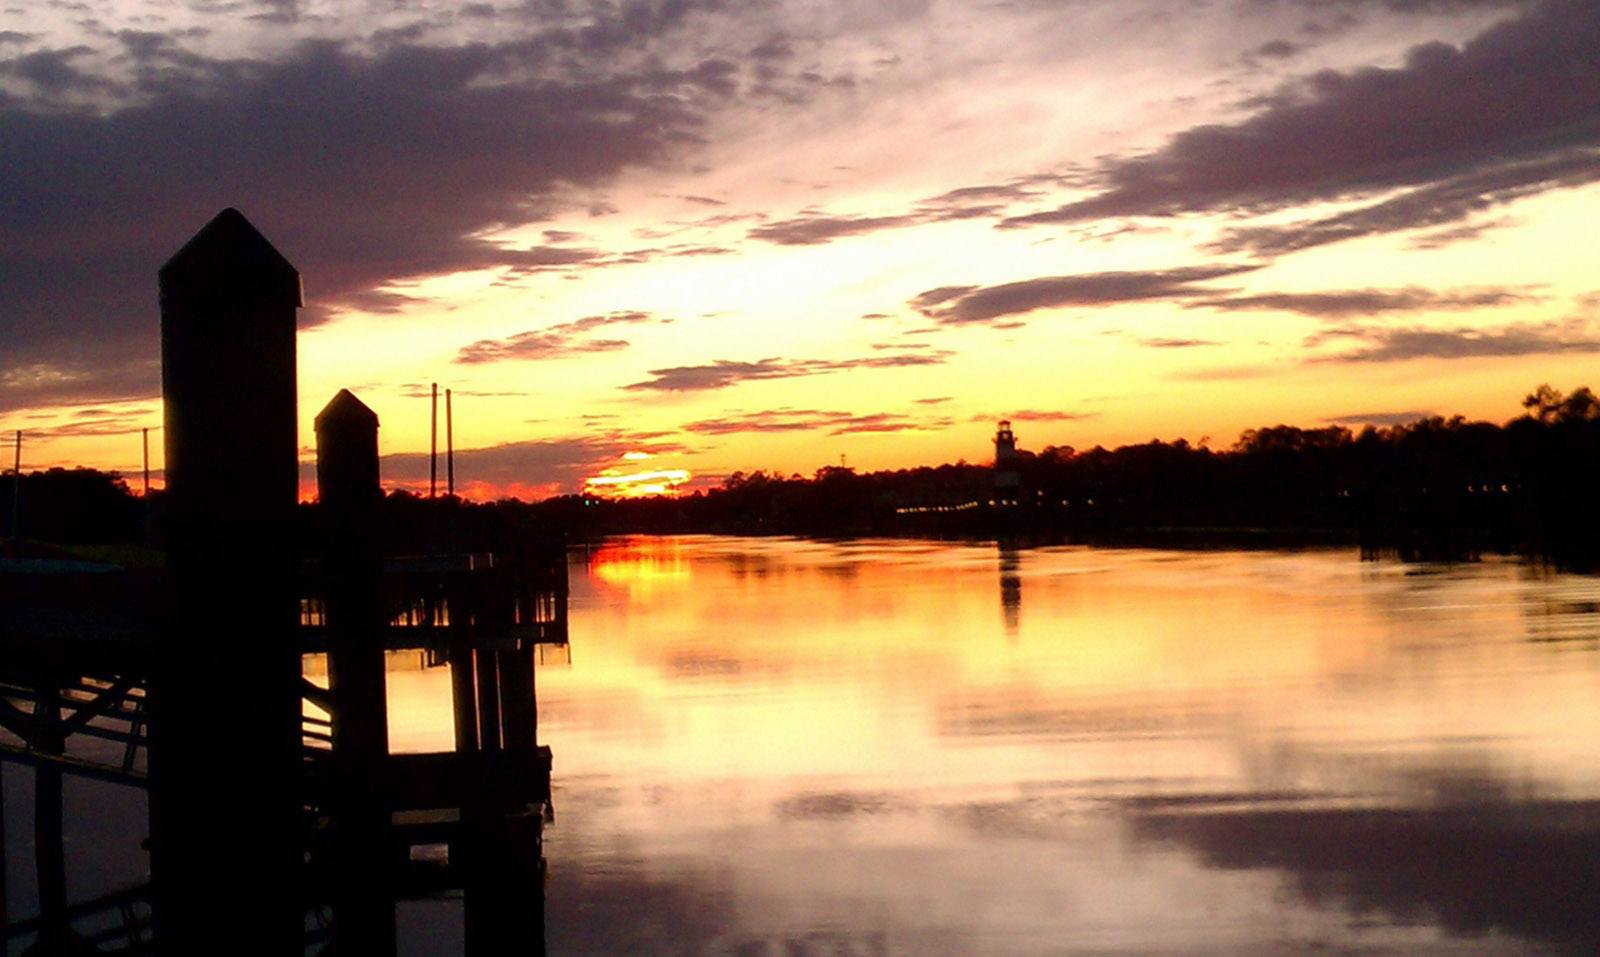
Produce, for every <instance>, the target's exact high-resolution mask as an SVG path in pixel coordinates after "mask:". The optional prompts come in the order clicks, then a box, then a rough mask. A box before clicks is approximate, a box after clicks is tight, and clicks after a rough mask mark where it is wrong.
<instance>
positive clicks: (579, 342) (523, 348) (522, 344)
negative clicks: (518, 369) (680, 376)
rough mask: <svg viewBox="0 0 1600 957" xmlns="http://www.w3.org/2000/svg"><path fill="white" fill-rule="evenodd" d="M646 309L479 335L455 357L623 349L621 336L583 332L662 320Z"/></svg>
mask: <svg viewBox="0 0 1600 957" xmlns="http://www.w3.org/2000/svg"><path fill="white" fill-rule="evenodd" d="M664 321H666V320H659V319H657V318H656V317H655V316H653V315H651V314H650V313H648V312H641V311H638V310H630V311H626V312H613V313H609V314H607V315H601V316H585V317H584V318H582V319H577V320H574V321H572V322H563V323H561V324H560V325H555V326H550V327H548V328H545V329H530V330H528V331H527V332H520V333H517V334H516V335H514V336H510V337H509V338H505V339H480V340H478V341H477V342H474V343H472V344H471V345H468V346H463V347H462V348H461V351H460V352H458V353H456V359H455V361H456V362H458V363H463V364H467V365H474V364H479V363H486V362H506V361H533V360H542V359H563V358H567V357H568V356H573V355H582V354H586V353H593V352H615V351H616V350H618V349H626V348H627V347H628V342H627V340H625V339H594V338H588V337H587V336H586V333H589V332H591V331H593V330H595V329H601V328H605V327H607V326H619V325H620V326H632V325H638V324H640V323H650V322H664Z"/></svg>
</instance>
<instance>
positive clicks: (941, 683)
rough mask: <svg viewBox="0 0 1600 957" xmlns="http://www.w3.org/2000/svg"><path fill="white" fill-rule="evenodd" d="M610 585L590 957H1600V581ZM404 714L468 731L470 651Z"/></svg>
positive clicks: (1180, 557) (757, 579) (416, 741)
mask: <svg viewBox="0 0 1600 957" xmlns="http://www.w3.org/2000/svg"><path fill="white" fill-rule="evenodd" d="M571 571H572V602H571V635H572V644H571V649H570V658H568V656H566V655H560V654H557V655H554V656H548V657H547V658H546V660H545V661H544V662H543V664H542V666H541V669H540V672H539V676H538V681H539V694H540V701H539V713H540V722H541V724H540V736H541V738H542V740H543V742H544V743H546V744H548V745H550V746H551V747H552V748H553V749H554V752H555V756H556V765H555V782H556V786H555V802H556V816H557V817H556V824H555V826H554V827H553V828H552V829H550V830H548V831H547V832H546V842H547V843H546V855H547V857H548V859H549V863H550V881H549V887H548V901H549V903H548V909H547V939H548V941H549V944H550V949H551V952H552V953H558V954H566V953H624V952H626V953H661V954H739V955H813V954H814V955H822V954H826V955H858V954H859V955H877V954H1002V955H1003V954H1050V953H1054V954H1218V955H1221V954H1299V953H1306V952H1330V953H1359V954H1529V953H1532V954H1537V953H1547V952H1548V953H1582V954H1593V953H1597V952H1600V580H1596V579H1594V578H1587V577H1578V576H1567V575H1559V574H1552V573H1547V572H1544V571H1541V570H1538V569H1535V568H1533V567H1530V566H1529V565H1527V564H1524V563H1520V562H1515V561H1490V562H1486V563H1482V564H1472V565H1456V566H1433V565H1409V564H1402V563H1397V562H1386V563H1363V562H1360V561H1358V560H1357V556H1356V555H1355V553H1354V552H1348V551H1325V552H1324V551H1316V552H1299V553H1264V552H1251V553H1243V552H1164V551H1150V550H1127V551H1116V550H1101V549H1085V548H1072V547H1063V548H1042V549H1031V550H1024V551H1014V550H1008V549H997V548H996V547H994V546H992V545H991V546H987V547H984V546H970V545H948V544H935V543H925V542H923V543H918V542H906V541H853V542H839V543H819V542H810V541H798V540H785V539H736V538H713V537H688V538H630V539H621V540H616V541H613V542H610V543H608V544H606V545H605V546H603V547H599V548H596V549H593V550H590V551H588V552H586V553H582V554H575V556H574V563H573V565H572V568H571ZM390 693H391V696H392V702H393V720H394V722H395V725H396V731H395V740H396V743H397V745H398V746H399V747H402V748H406V749H434V748H448V747H449V746H450V740H451V729H450V718H449V706H448V701H449V679H448V674H447V672H446V671H445V670H444V669H434V670H429V671H393V672H391V674H390ZM420 916H425V915H418V914H412V915H410V917H409V918H408V919H407V920H408V922H409V923H410V924H411V926H412V927H413V928H414V929H415V928H418V927H419V924H418V918H419V917H420ZM423 923H425V922H423ZM424 938H425V935H419V936H414V937H413V946H416V947H419V948H420V947H426V946H428V945H427V943H426V940H425V939H424Z"/></svg>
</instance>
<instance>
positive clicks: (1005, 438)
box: [994, 419, 1022, 505]
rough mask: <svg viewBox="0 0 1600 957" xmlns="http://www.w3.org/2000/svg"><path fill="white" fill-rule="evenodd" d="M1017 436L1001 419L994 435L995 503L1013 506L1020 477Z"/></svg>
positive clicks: (1007, 422) (1006, 422) (1020, 480)
mask: <svg viewBox="0 0 1600 957" xmlns="http://www.w3.org/2000/svg"><path fill="white" fill-rule="evenodd" d="M1020 458H1021V456H1019V455H1018V454H1017V436H1016V433H1014V432H1012V431H1011V423H1010V422H1009V421H1007V420H1004V419H1002V420H1001V422H1000V427H999V428H998V429H996V430H995V433H994V497H995V501H997V502H1004V503H1008V504H1012V505H1015V504H1016V502H1017V492H1018V490H1019V488H1020V487H1021V485H1022V477H1021V476H1020V475H1018V474H1017V461H1018V460H1019V459H1020Z"/></svg>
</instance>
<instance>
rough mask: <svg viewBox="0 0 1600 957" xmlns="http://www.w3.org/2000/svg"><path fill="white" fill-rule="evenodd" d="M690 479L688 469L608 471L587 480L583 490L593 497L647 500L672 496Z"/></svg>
mask: <svg viewBox="0 0 1600 957" xmlns="http://www.w3.org/2000/svg"><path fill="white" fill-rule="evenodd" d="M690 478H691V476H690V474H689V472H688V470H687V469H652V470H649V471H644V472H623V471H621V470H620V469H607V470H606V471H604V472H602V473H600V474H599V475H595V476H592V477H590V478H587V479H585V480H584V483H583V488H584V491H585V492H586V493H588V494H591V495H603V496H608V497H611V498H646V497H648V496H652V495H671V494H673V493H674V492H676V491H677V489H678V487H679V486H681V485H684V484H685V483H687V482H688V481H689V479H690Z"/></svg>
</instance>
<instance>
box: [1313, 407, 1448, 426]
mask: <svg viewBox="0 0 1600 957" xmlns="http://www.w3.org/2000/svg"><path fill="white" fill-rule="evenodd" d="M1432 416H1433V413H1432V412H1429V411H1428V410H1426V409H1406V410H1404V411H1401V412H1351V413H1349V414H1347V415H1330V416H1328V417H1327V418H1325V419H1323V420H1322V421H1324V422H1331V423H1334V424H1337V425H1409V424H1410V423H1412V422H1419V421H1421V420H1423V419H1426V418H1430V417H1432Z"/></svg>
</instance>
